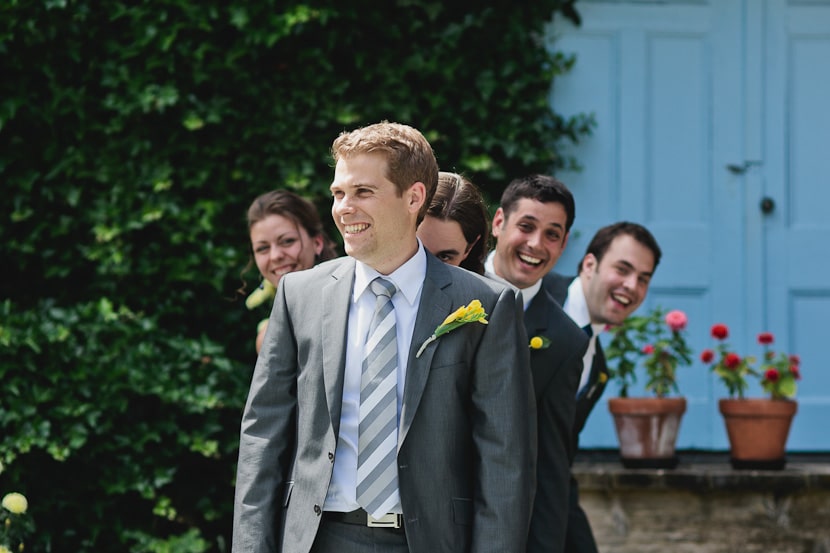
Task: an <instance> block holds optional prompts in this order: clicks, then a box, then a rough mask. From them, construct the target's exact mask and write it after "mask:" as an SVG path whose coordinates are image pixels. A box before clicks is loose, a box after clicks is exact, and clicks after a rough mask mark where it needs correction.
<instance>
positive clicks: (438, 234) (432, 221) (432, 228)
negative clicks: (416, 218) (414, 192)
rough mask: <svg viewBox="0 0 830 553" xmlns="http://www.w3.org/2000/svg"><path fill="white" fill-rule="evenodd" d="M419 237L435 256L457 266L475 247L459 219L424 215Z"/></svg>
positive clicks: (419, 226)
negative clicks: (465, 234) (469, 241)
mask: <svg viewBox="0 0 830 553" xmlns="http://www.w3.org/2000/svg"><path fill="white" fill-rule="evenodd" d="M418 238H420V239H421V242H422V243H423V244H424V247H425V248H426V249H427V250H429V251H430V253H432V254H433V255H434V256H435V257H437V258H438V259H440V260H441V261H443V262H444V263H448V264H450V265H455V266H456V267H458V266H459V265H461V262H462V261H464V260H465V259H467V256H468V255H469V254H470V248H472V247H473V244H468V243H467V240H466V239H465V238H464V232H463V231H462V230H461V225H460V224H458V221H453V220H452V219H439V218H438V217H432V216H431V215H427V216H426V217H424V220H423V222H421V224H420V225H418Z"/></svg>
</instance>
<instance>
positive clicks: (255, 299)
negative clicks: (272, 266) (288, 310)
mask: <svg viewBox="0 0 830 553" xmlns="http://www.w3.org/2000/svg"><path fill="white" fill-rule="evenodd" d="M275 294H276V290H275V289H274V285H273V284H271V282H270V281H268V280H263V281H262V282H261V283H260V285H259V286H257V288H256V290H254V291H253V292H251V295H250V296H248V298H247V299H246V300H245V307H247V308H248V309H253V308H254V307H257V306H258V305H262V303H263V302H265V301H267V300H270V299H272V298H273V297H274V295H275Z"/></svg>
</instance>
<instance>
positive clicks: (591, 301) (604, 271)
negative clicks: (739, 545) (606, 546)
mask: <svg viewBox="0 0 830 553" xmlns="http://www.w3.org/2000/svg"><path fill="white" fill-rule="evenodd" d="M660 256H661V251H660V246H658V245H657V241H656V240H655V239H654V236H652V234H651V233H650V232H649V231H648V229H646V228H645V227H643V226H642V225H638V224H636V223H629V222H625V221H623V222H619V223H615V224H613V225H608V226H606V227H603V228H601V229H599V230H598V231H597V233H596V234H595V235H594V237H593V239H592V240H591V243H590V244H588V249H587V251H586V252H585V256H584V257H583V258H582V260H581V261H580V263H579V275H578V276H577V277H566V276H562V275H560V274H556V273H551V274H550V275H548V276H546V277H545V286H546V287H547V288H548V290H549V291H550V293H551V294H552V295H553V297H554V298H555V299H556V301H557V302H559V303H560V304H562V306H563V308H564V310H565V312H566V313H567V314H568V316H569V317H571V319H573V321H574V322H575V323H576V324H577V325H578V326H580V327H583V328H585V329H586V332H588V334H589V335H590V336H591V340H590V343H589V345H588V350H587V352H586V353H585V358H584V360H583V365H584V369H583V372H582V375H581V378H580V384H579V392H578V393H577V400H576V416H575V418H574V426H573V449H574V450H576V449H577V448H578V447H579V433H580V432H581V431H582V428H584V426H585V421H586V420H587V418H588V415H589V414H590V413H591V410H592V409H593V408H594V405H596V403H597V400H598V399H599V397H600V396H601V395H602V392H603V391H604V390H605V383H606V382H607V381H608V367H607V365H606V363H605V355H604V353H603V351H602V344H601V343H600V340H599V335H600V334H601V333H602V332H603V331H604V330H605V328H606V327H607V326H609V325H611V326H614V325H619V324H621V323H622V322H623V321H624V320H625V319H626V318H627V317H628V316H629V315H631V314H632V313H633V312H634V311H635V310H636V309H637V308H638V307H639V306H640V305H641V304H642V303H643V300H644V299H645V297H646V293H647V292H648V287H649V283H650V282H651V277H652V275H653V274H654V270H655V269H656V268H657V264H658V263H659V262H660ZM570 490H571V492H570V512H569V516H568V532H567V537H566V544H565V551H567V552H568V553H596V552H597V545H596V541H595V540H594V535H593V532H592V531H591V525H590V523H589V522H588V518H587V517H586V516H585V512H584V511H583V510H582V507H580V506H579V489H578V487H577V482H576V480H575V479H574V478H571V487H570Z"/></svg>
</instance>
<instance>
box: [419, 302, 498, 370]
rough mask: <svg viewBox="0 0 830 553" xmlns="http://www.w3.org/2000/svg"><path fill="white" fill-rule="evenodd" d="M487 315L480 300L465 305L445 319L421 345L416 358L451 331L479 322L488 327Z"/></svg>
mask: <svg viewBox="0 0 830 553" xmlns="http://www.w3.org/2000/svg"><path fill="white" fill-rule="evenodd" d="M486 316H487V313H485V312H484V308H483V307H481V302H480V301H478V300H473V301H471V302H470V304H469V305H464V306H461V307H459V308H458V309H456V310H455V311H453V312H452V313H450V315H449V316H448V317H447V318H446V319H444V322H443V323H441V324H440V325H438V328H436V329H435V330H434V331H433V332H432V336H430V337H429V338H427V339H426V341H425V342H424V343H423V344H421V347H420V349H418V353H416V354H415V357H420V356H421V354H422V353H423V352H424V350H425V349H426V347H427V346H428V345H429V344H430V343H431V342H434V341H435V340H437V339H438V337H439V336H441V335H443V334H446V333H447V332H449V331H451V330H455V329H456V328H458V327H459V326H461V325H465V324H467V323H474V322H479V323H481V324H484V325H486V324H487V319H485V317H486Z"/></svg>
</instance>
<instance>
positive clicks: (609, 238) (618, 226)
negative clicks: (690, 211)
mask: <svg viewBox="0 0 830 553" xmlns="http://www.w3.org/2000/svg"><path fill="white" fill-rule="evenodd" d="M623 235H628V236H630V237H632V238H633V239H634V240H636V241H637V242H639V243H640V244H642V245H643V246H645V247H646V248H648V249H649V250H651V253H652V254H653V255H654V269H657V264H658V263H660V257H661V256H662V255H663V253H662V252H661V251H660V246H658V245H657V240H656V239H655V238H654V236H653V235H652V234H651V232H649V230H648V229H647V228H646V227H644V226H643V225H640V224H637V223H631V222H629V221H620V222H618V223H614V224H612V225H607V226H604V227H602V228H601V229H599V230H598V231H597V232H596V234H594V237H593V238H592V239H591V243H590V244H588V249H587V250H585V255H586V256H587V255H588V254H589V253H590V254H593V255H594V257H595V258H596V259H597V265H599V262H600V261H602V256H604V255H605V252H607V251H608V248H609V247H610V246H611V242H613V241H614V238H616V237H617V236H623ZM584 260H585V256H583V257H582V259H580V260H579V265H578V266H577V273H581V272H582V262H583V261H584Z"/></svg>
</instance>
